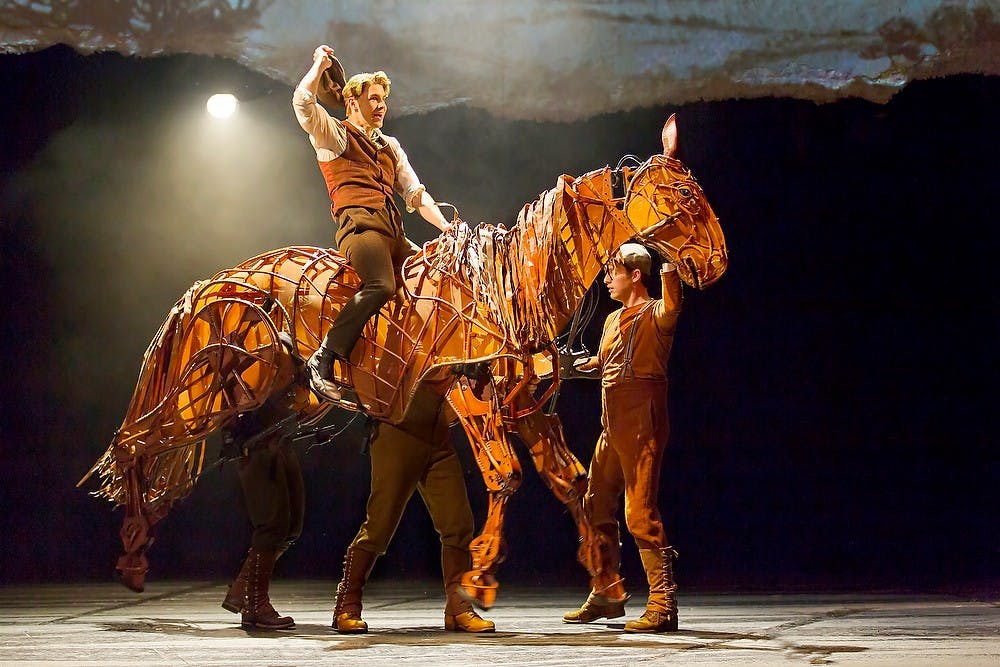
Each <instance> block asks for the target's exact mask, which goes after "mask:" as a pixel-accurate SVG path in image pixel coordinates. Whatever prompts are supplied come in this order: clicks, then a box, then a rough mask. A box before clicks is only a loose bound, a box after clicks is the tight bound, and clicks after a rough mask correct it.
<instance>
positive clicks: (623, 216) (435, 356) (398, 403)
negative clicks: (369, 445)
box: [81, 117, 728, 607]
mask: <svg viewBox="0 0 1000 667" xmlns="http://www.w3.org/2000/svg"><path fill="white" fill-rule="evenodd" d="M663 138H664V154H663V155H656V156H653V157H652V158H650V159H649V160H648V161H647V162H646V163H644V164H643V165H642V166H640V167H639V168H637V169H635V170H634V171H629V170H626V174H625V175H626V178H627V180H628V190H627V193H626V195H625V197H619V198H616V197H614V196H613V195H612V170H611V169H610V168H608V167H605V168H603V169H599V170H596V171H593V172H590V173H588V174H585V175H584V176H581V177H579V178H577V179H573V178H571V177H569V176H562V177H560V178H559V180H558V182H557V184H556V187H555V188H553V189H552V190H549V191H547V192H545V193H543V194H542V195H541V196H540V197H539V199H538V200H536V201H535V202H534V203H532V204H529V205H527V206H525V208H524V209H523V210H522V211H521V213H520V215H519V216H518V220H517V223H516V224H515V225H514V226H513V227H512V228H511V229H509V230H507V229H505V228H503V226H493V225H486V224H481V225H479V226H477V227H475V228H469V227H468V226H467V225H465V224H464V223H460V224H456V225H455V226H454V227H453V229H452V230H451V231H449V232H447V233H445V234H442V235H441V236H440V237H439V238H437V239H436V240H433V241H431V242H429V243H427V244H425V245H424V247H423V249H422V250H421V252H419V253H418V254H417V255H415V256H414V257H412V258H410V260H408V262H407V263H406V265H405V266H404V269H403V278H404V282H405V290H406V297H405V298H404V299H402V300H395V301H390V303H389V304H387V305H386V306H385V307H384V308H383V310H382V311H381V313H380V314H379V315H378V316H377V317H376V318H375V319H374V320H373V321H372V322H371V323H369V325H368V326H367V327H366V330H365V334H364V337H363V339H362V340H361V341H359V344H358V345H357V346H356V347H355V350H354V352H353V355H352V357H351V360H350V365H349V366H347V368H346V369H344V370H343V371H342V372H344V373H346V375H347V377H341V378H340V379H341V380H343V381H347V382H349V383H351V384H353V386H354V388H355V391H356V393H357V395H358V397H359V399H360V402H361V404H362V405H361V406H353V405H347V404H345V405H342V406H341V407H346V408H349V409H363V410H364V411H365V412H367V413H368V414H369V415H371V416H372V417H373V418H376V419H379V420H384V421H388V422H391V423H399V422H401V421H402V420H403V419H404V417H405V416H406V412H407V408H408V407H409V405H410V399H411V398H412V397H413V395H414V392H415V391H416V390H417V389H418V387H421V386H423V387H424V388H427V387H435V388H437V390H438V391H440V392H442V393H443V394H444V396H445V397H446V398H447V400H448V402H449V404H450V405H451V407H452V408H453V409H454V410H455V412H456V414H457V416H458V420H459V422H460V423H461V424H462V426H463V427H464V428H465V430H466V433H467V434H468V437H469V442H470V445H471V447H472V450H473V454H474V457H475V459H476V461H477V463H478V465H479V467H480V470H481V472H482V475H483V480H484V482H485V484H486V486H487V489H488V491H489V493H490V505H489V514H488V517H487V520H486V523H485V525H484V527H483V529H482V531H481V532H480V534H479V536H477V537H476V539H475V540H474V541H473V544H472V545H471V551H472V554H473V569H472V570H471V571H470V572H469V573H467V574H466V577H465V579H464V580H463V585H464V587H465V590H466V592H467V593H468V594H469V595H470V596H472V597H473V598H474V600H475V601H476V602H478V603H479V605H480V606H483V607H489V606H490V605H492V603H493V600H494V597H495V592H496V581H495V579H494V578H493V569H494V567H495V565H496V563H497V562H498V560H500V559H501V555H502V554H501V551H502V549H501V546H502V528H503V518H504V511H505V508H506V504H507V501H508V499H509V498H510V496H511V494H512V493H513V492H514V491H515V490H516V489H517V487H518V485H519V483H520V479H521V471H520V468H519V464H518V459H517V456H516V454H515V453H514V451H513V450H512V449H511V444H510V441H509V438H508V434H509V433H511V432H514V433H516V434H517V435H518V436H519V438H520V439H521V440H522V441H524V443H525V444H526V445H527V446H528V448H529V449H530V452H531V455H532V460H533V462H534V464H535V466H536V467H537V468H538V470H539V473H540V474H541V476H542V477H543V479H544V480H545V481H546V483H547V484H548V486H549V487H550V489H552V491H553V493H554V494H555V495H556V497H557V498H559V500H560V501H562V502H563V503H565V504H566V506H567V508H568V509H569V511H570V514H571V516H572V517H573V519H574V521H575V522H576V525H577V528H578V530H579V532H580V537H581V548H580V552H579V554H578V556H579V558H580V561H581V563H582V564H583V565H584V566H585V567H586V568H587V569H588V570H589V571H590V573H591V575H592V576H593V577H594V581H595V585H600V584H601V583H602V579H601V573H600V572H599V571H598V570H597V569H596V568H597V564H598V563H599V562H600V560H599V556H598V552H599V549H600V544H599V540H600V539H601V538H600V536H599V535H597V534H596V533H595V532H593V531H591V529H590V526H589V524H588V522H587V520H586V517H585V516H584V513H583V511H582V496H583V493H584V491H585V489H586V474H585V470H584V468H583V466H582V465H581V464H580V462H579V461H578V460H577V459H576V457H575V456H574V455H573V454H572V452H570V450H569V449H568V448H567V447H566V444H565V442H564V440H563V436H562V429H561V426H560V423H559V420H558V417H557V416H555V415H550V414H546V413H545V412H544V411H543V410H542V409H541V406H542V405H543V404H544V403H545V402H546V401H547V400H548V398H549V397H550V396H551V395H552V394H553V393H554V392H555V391H556V390H557V388H558V384H559V377H558V373H556V374H553V376H552V378H551V381H550V382H548V385H547V387H546V388H545V390H544V391H539V389H538V387H539V386H540V385H539V374H540V373H541V374H543V375H544V372H543V368H544V369H551V368H558V367H559V360H558V351H557V350H556V346H555V344H554V341H555V339H556V336H557V334H558V333H559V332H560V331H561V330H562V329H563V328H564V327H565V326H566V325H567V324H568V323H569V321H570V319H571V318H572V315H573V312H574V310H575V309H576V307H577V305H578V303H579V302H580V300H581V299H582V297H583V296H584V294H585V292H586V289H587V287H588V286H589V285H590V284H591V283H592V282H593V281H594V279H595V278H596V277H597V276H598V274H599V273H600V271H601V269H602V267H603V266H604V264H605V263H606V262H607V260H608V259H609V258H610V257H611V255H612V254H613V253H614V252H615V250H617V248H618V246H620V245H621V244H622V243H624V242H626V241H628V240H629V239H630V238H638V239H640V240H642V241H643V242H644V243H646V244H648V245H650V246H651V247H654V248H656V249H657V250H659V251H660V252H661V253H663V254H664V255H665V256H667V257H669V258H670V259H671V260H673V261H674V262H676V263H677V264H678V267H679V270H680V273H681V277H682V278H683V279H684V281H685V282H687V283H688V284H691V285H695V286H698V287H705V286H707V285H709V284H711V283H712V282H714V281H715V280H717V279H718V278H719V277H720V276H721V275H722V273H723V272H724V271H725V268H726V265H727V261H728V259H727V255H726V249H725V242H724V240H723V236H722V232H721V229H720V228H719V226H718V221H717V219H716V217H715V214H714V213H713V212H712V209H711V207H709V205H708V203H707V201H706V200H705V198H704V195H703V193H702V192H701V189H700V188H699V187H698V185H697V183H696V182H695V180H694V178H693V177H692V176H691V174H690V172H689V171H688V170H687V169H686V168H685V167H684V166H683V165H682V164H681V163H680V162H679V161H677V160H675V159H673V158H672V157H670V154H671V153H672V151H673V147H674V146H675V142H676V130H675V126H674V123H673V118H672V117H671V119H670V120H669V121H668V122H667V125H665V126H664V132H663ZM358 286H359V280H358V278H357V275H356V274H355V273H354V271H353V270H352V269H351V267H350V266H349V265H347V264H346V262H345V260H344V259H343V258H342V257H341V256H340V255H338V254H336V253H334V252H332V251H329V250H324V249H320V248H312V247H291V248H283V249H280V250H276V251H273V252H269V253H266V254H263V255H260V256H258V257H255V258H253V259H250V260H248V261H246V262H243V263H242V264H240V265H239V266H237V267H235V268H232V269H228V270H225V271H222V272H220V273H219V274H217V275H216V276H214V277H213V278H212V279H210V280H208V281H204V282H200V283H196V284H195V285H194V286H193V287H192V288H191V289H190V290H189V291H188V292H187V293H186V294H185V295H184V296H183V297H182V298H181V299H180V301H178V303H177V304H176V305H175V306H174V308H173V309H172V310H171V312H170V314H169V316H168V318H167V320H166V322H165V323H164V324H163V326H162V327H161V328H160V330H159V332H158V333H157V335H156V336H155V337H154V339H153V341H152V343H151V344H150V346H149V348H148V350H147V352H146V355H145V358H144V361H143V366H142V370H141V372H140V377H139V382H138V385H137V387H136V391H135V394H134V395H133V398H132V402H131V404H130V405H129V409H128V412H127V415H126V418H125V420H124V422H123V424H122V426H121V428H120V429H119V430H118V432H117V433H116V434H115V437H114V439H113V442H112V443H111V446H110V447H109V448H108V450H107V451H106V452H105V454H104V455H103V456H102V457H101V458H100V459H99V460H98V461H97V463H96V464H95V465H94V467H93V468H92V469H91V471H90V472H89V473H88V474H87V476H86V477H85V478H84V480H86V479H87V477H90V475H92V474H94V473H97V474H98V475H99V476H100V477H101V486H100V488H99V490H98V491H97V494H98V495H101V496H104V497H106V498H108V499H109V500H111V501H113V502H114V503H116V504H119V505H123V506H125V519H124V522H123V526H122V530H121V538H122V543H123V546H124V549H125V553H124V555H123V556H122V557H121V558H120V559H119V562H118V565H117V567H118V569H119V570H120V571H121V573H122V576H123V582H124V583H125V584H126V585H127V586H129V587H130V588H133V589H135V590H141V589H142V586H143V583H144V578H145V573H146V570H147V561H146V556H145V552H146V549H147V547H148V545H149V542H150V538H151V536H152V530H153V528H154V526H155V525H156V524H157V523H158V522H159V521H160V520H162V519H163V517H165V516H166V514H167V512H169V509H170V507H171V506H172V504H173V503H174V502H176V501H177V500H178V499H180V498H182V497H183V496H185V495H186V494H187V493H188V492H189V491H190V489H191V487H192V486H193V484H194V482H195V481H196V480H197V477H198V475H199V473H200V472H201V470H202V464H203V461H204V457H205V438H206V437H207V436H208V435H209V434H210V433H212V432H213V431H215V430H217V429H219V428H221V427H223V426H225V425H226V424H227V423H228V422H229V421H230V420H232V419H234V418H235V417H236V416H237V415H238V414H240V413H242V412H246V411H250V410H253V409H256V408H257V407H259V406H260V405H262V404H263V403H264V401H266V400H268V398H269V397H271V396H272V394H273V393H275V392H276V391H278V390H281V389H284V387H286V386H287V384H288V380H289V372H290V371H289V368H290V367H291V364H290V363H289V360H290V359H294V358H299V359H304V358H308V356H309V355H310V354H311V353H312V352H313V351H314V350H315V349H316V347H317V346H318V345H319V343H320V342H321V341H322V340H323V338H324V336H325V334H326V331H327V329H328V328H329V326H330V323H331V322H332V321H333V319H334V318H335V317H336V314H337V313H338V312H339V310H340V308H341V307H342V306H343V304H344V303H345V302H346V300H347V299H349V298H350V297H351V296H352V295H353V294H354V293H355V292H356V290H357V288H358ZM539 362H540V363H539ZM471 370H474V371H475V372H470V371H471ZM542 386H544V383H543V385H542ZM300 389H301V390H300V391H297V392H293V393H291V394H289V396H290V397H291V398H289V400H290V401H292V402H293V404H294V407H295V409H296V411H297V413H298V415H299V421H300V423H303V424H307V423H310V422H315V421H318V420H319V419H320V418H321V417H322V416H323V415H324V414H325V413H326V411H327V410H329V409H330V407H331V404H329V403H325V402H321V401H319V400H318V399H317V398H316V397H315V395H314V394H312V393H311V392H309V391H305V390H304V388H302V387H300ZM536 394H540V395H536ZM82 481H83V480H82ZM82 481H81V483H82ZM605 583H606V582H605Z"/></svg>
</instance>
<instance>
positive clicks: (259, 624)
mask: <svg viewBox="0 0 1000 667" xmlns="http://www.w3.org/2000/svg"><path fill="white" fill-rule="evenodd" d="M274 556H275V552H274V551H273V550H269V551H263V550H259V549H250V553H249V555H248V556H247V558H248V560H249V561H250V569H249V571H248V572H247V589H246V590H247V595H246V605H245V606H244V607H243V621H242V625H243V627H245V628H260V629H262V630H286V629H288V628H294V627H295V619H293V618H292V617H291V616H281V615H279V614H278V612H276V611H275V610H274V607H272V606H271V599H270V597H268V589H269V588H270V586H271V572H272V571H273V570H274Z"/></svg>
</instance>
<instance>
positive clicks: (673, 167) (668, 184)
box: [623, 115, 729, 289]
mask: <svg viewBox="0 0 1000 667" xmlns="http://www.w3.org/2000/svg"><path fill="white" fill-rule="evenodd" d="M661 138H662V140H663V153H662V154H660V155H654V156H652V157H651V158H649V159H648V160H646V162H644V163H643V164H642V165H640V166H639V167H637V168H636V169H635V171H632V172H630V173H629V172H626V182H627V186H626V193H625V200H624V204H623V210H624V212H625V215H626V217H627V218H628V220H629V222H630V224H631V225H632V226H633V228H634V230H635V239H636V240H638V241H639V242H640V243H643V244H644V245H647V246H649V247H651V248H653V249H655V250H656V251H657V252H659V253H660V254H661V255H663V256H664V257H666V258H668V259H669V260H670V261H671V262H673V263H674V264H676V265H677V270H678V271H679V273H680V277H681V279H682V280H683V281H684V282H686V283H687V284H689V285H691V286H693V287H697V288H699V289H704V288H705V287H708V286H709V285H711V284H712V283H714V282H715V281H716V280H718V279H719V278H721V277H722V274H723V273H725V271H726V266H727V265H728V263H729V256H728V254H727V252H726V240H725V238H724V236H723V234H722V228H721V226H720V225H719V219H718V218H717V217H716V216H715V212H714V211H713V210H712V207H711V206H710V205H709V203H708V200H707V199H706V198H705V193H704V192H702V189H701V186H699V185H698V182H697V181H696V180H695V178H694V176H693V175H692V174H691V170H690V169H688V168H687V167H685V166H684V164H683V163H682V162H681V161H680V160H678V159H676V158H675V157H674V153H675V152H676V150H677V121H676V115H671V116H670V118H668V119H667V122H666V123H665V124H664V126H663V131H662V133H661Z"/></svg>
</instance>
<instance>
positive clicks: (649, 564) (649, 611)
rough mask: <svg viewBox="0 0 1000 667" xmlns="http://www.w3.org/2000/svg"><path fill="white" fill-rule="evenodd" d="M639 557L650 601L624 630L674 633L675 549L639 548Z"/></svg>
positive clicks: (675, 610) (675, 619)
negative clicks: (647, 583) (641, 613)
mask: <svg viewBox="0 0 1000 667" xmlns="http://www.w3.org/2000/svg"><path fill="white" fill-rule="evenodd" d="M639 557H640V558H642V565H643V567H644V568H645V569H646V579H648V580H649V600H648V601H647V602H646V611H645V612H644V613H643V615H642V616H640V617H639V618H637V619H636V620H634V621H629V622H628V623H626V624H625V632H677V599H676V597H675V593H676V592H677V584H676V582H674V559H675V558H677V552H676V551H674V548H673V547H663V548H662V549H639Z"/></svg>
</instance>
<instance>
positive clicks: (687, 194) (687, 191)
mask: <svg viewBox="0 0 1000 667" xmlns="http://www.w3.org/2000/svg"><path fill="white" fill-rule="evenodd" d="M680 193H681V196H682V197H690V196H691V190H690V189H689V188H681V189H680Z"/></svg>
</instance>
